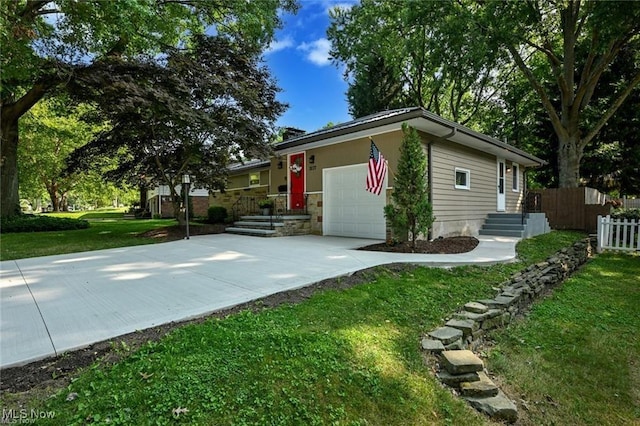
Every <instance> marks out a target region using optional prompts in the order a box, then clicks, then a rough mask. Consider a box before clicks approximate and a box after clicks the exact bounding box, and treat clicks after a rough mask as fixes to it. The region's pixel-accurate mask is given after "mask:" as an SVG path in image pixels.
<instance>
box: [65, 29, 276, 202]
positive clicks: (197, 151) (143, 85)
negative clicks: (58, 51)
mask: <svg viewBox="0 0 640 426" xmlns="http://www.w3.org/2000/svg"><path fill="white" fill-rule="evenodd" d="M68 89H69V91H70V93H71V94H72V95H73V96H74V97H76V98H77V99H79V100H85V99H94V103H95V104H96V105H97V106H98V107H99V109H100V111H101V114H100V116H101V117H105V118H107V119H108V120H109V123H110V125H111V127H110V128H109V129H108V130H106V131H104V132H102V133H100V134H99V135H98V137H97V138H96V139H94V140H93V141H92V142H90V143H88V144H87V145H85V146H83V147H81V148H79V149H78V150H76V151H75V152H74V153H73V154H72V155H71V157H70V161H69V166H70V167H69V170H70V171H75V170H79V169H85V170H86V169H90V168H91V167H92V165H94V164H99V163H100V162H99V161H96V160H97V159H100V158H114V159H116V160H117V167H116V168H115V169H114V170H110V171H108V172H107V173H106V174H105V178H106V179H108V180H112V181H117V182H126V183H129V184H131V185H143V186H144V185H160V184H161V185H167V186H168V187H169V188H170V191H171V197H172V201H173V206H174V211H175V212H177V211H178V210H179V206H180V201H181V197H180V195H179V194H178V193H177V191H176V186H179V185H180V183H181V179H182V176H183V175H184V174H189V175H191V176H192V178H191V180H192V183H193V185H194V187H200V188H206V189H210V190H212V189H223V188H224V186H225V182H226V179H225V178H226V167H227V165H228V163H229V162H230V161H241V160H242V158H244V157H245V156H246V157H253V158H256V157H260V156H264V155H266V154H267V153H268V152H269V149H270V145H269V142H270V141H271V140H272V138H273V137H274V133H275V129H274V122H275V120H276V119H277V117H278V116H279V115H280V114H282V112H284V109H285V107H286V106H285V105H284V104H281V103H280V102H278V101H277V100H276V93H277V92H278V88H277V87H276V86H275V84H274V82H273V81H272V79H271V77H270V74H269V71H268V70H267V69H266V68H265V67H264V66H261V65H260V51H259V50H258V49H257V48H256V47H254V46H252V45H251V44H248V43H245V42H243V40H242V39H240V38H235V39H231V38H228V37H225V36H221V35H218V36H197V37H194V38H193V41H192V44H191V46H189V47H188V48H186V49H170V50H168V53H167V55H166V57H165V59H164V60H163V61H161V62H159V61H157V60H156V59H155V58H148V59H146V60H138V61H137V62H134V61H131V60H129V61H122V60H120V58H118V57H112V58H109V59H108V60H104V61H102V63H101V64H100V65H98V66H96V67H95V71H94V72H93V73H92V74H91V75H87V76H79V77H77V78H76V79H74V81H73V82H71V83H70V84H69V85H68Z"/></svg>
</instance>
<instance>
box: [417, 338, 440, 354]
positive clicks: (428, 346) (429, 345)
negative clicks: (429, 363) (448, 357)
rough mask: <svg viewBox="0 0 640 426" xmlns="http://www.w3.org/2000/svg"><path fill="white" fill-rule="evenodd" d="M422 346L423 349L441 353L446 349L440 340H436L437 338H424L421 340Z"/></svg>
mask: <svg viewBox="0 0 640 426" xmlns="http://www.w3.org/2000/svg"><path fill="white" fill-rule="evenodd" d="M420 346H421V347H422V350H425V351H429V352H432V353H440V352H442V351H444V345H443V344H442V342H441V341H440V340H436V339H427V338H424V339H422V341H421V342H420Z"/></svg>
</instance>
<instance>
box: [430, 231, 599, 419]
mask: <svg viewBox="0 0 640 426" xmlns="http://www.w3.org/2000/svg"><path fill="white" fill-rule="evenodd" d="M592 247H593V241H592V240H591V239H590V238H585V239H583V240H581V241H578V242H576V243H574V244H573V245H572V246H571V247H568V248H564V249H562V250H560V251H558V252H556V253H555V254H553V255H551V256H549V257H548V258H547V259H546V260H545V261H543V262H539V263H536V264H533V265H530V266H529V267H527V268H525V269H523V270H522V271H520V272H517V273H515V274H513V275H512V276H511V277H510V278H509V280H508V281H505V282H503V283H501V284H500V285H498V286H497V287H496V288H495V290H496V296H495V297H494V298H493V299H480V300H475V301H470V302H469V303H467V304H465V305H464V307H463V309H462V310H461V311H459V312H456V313H455V314H454V315H453V316H452V318H451V319H449V320H448V321H447V323H446V324H445V325H444V326H443V327H438V328H436V329H435V330H432V331H430V332H428V333H426V336H425V337H424V338H423V339H422V341H421V347H422V349H423V350H425V351H427V352H430V353H432V354H434V355H436V356H438V357H439V359H440V361H441V362H440V365H441V366H442V359H443V357H442V355H443V353H444V352H445V351H446V352H450V351H463V350H470V351H473V350H475V349H477V348H478V347H479V346H481V345H482V344H483V343H484V336H485V334H486V333H487V332H488V331H491V330H495V329H497V328H501V327H505V326H507V325H508V324H510V323H511V322H512V321H514V320H515V319H516V318H517V317H519V316H522V315H523V314H524V313H525V311H527V310H528V309H529V308H530V306H531V305H532V304H533V302H535V301H537V300H539V299H540V298H542V297H543V296H544V295H546V294H547V293H548V292H549V291H551V290H552V289H553V288H555V287H556V286H558V285H559V284H561V283H562V282H564V281H565V280H566V279H567V278H568V277H570V276H571V274H572V273H573V272H574V271H576V270H577V269H578V268H579V267H580V266H582V265H583V264H584V263H586V262H587V260H588V259H589V257H590V256H591V253H592ZM450 373H451V372H447V371H440V372H439V373H438V378H439V379H440V381H442V382H443V383H444V384H445V385H447V386H450V387H452V388H454V389H457V390H458V392H459V391H460V390H461V389H463V388H464V386H463V383H467V384H468V383H472V382H474V381H478V380H480V377H478V375H477V374H475V373H474V374H468V373H467V374H464V375H456V374H450ZM500 395H502V396H503V398H498V397H496V396H495V392H493V395H492V396H487V397H486V398H485V399H486V402H487V403H486V404H478V403H477V402H478V399H479V398H465V399H467V401H468V402H469V403H471V405H472V406H474V407H475V408H476V409H478V410H480V411H482V412H484V413H485V414H487V415H489V416H490V417H491V418H493V419H495V420H502V421H508V422H515V421H516V420H517V417H518V416H517V409H516V405H515V404H514V403H513V401H511V400H509V399H508V398H506V396H504V395H503V394H502V392H501V391H500ZM480 399H482V398H480ZM493 402H495V404H493Z"/></svg>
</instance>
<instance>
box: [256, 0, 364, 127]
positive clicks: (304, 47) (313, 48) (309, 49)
mask: <svg viewBox="0 0 640 426" xmlns="http://www.w3.org/2000/svg"><path fill="white" fill-rule="evenodd" d="M299 4H300V10H299V11H298V13H297V14H296V15H291V14H286V15H284V16H283V17H282V18H283V22H284V27H283V28H282V29H281V30H279V31H278V32H277V33H276V40H275V42H274V43H272V44H271V46H270V48H269V50H267V52H265V55H264V59H265V62H266V64H267V66H268V67H269V69H270V70H271V73H272V75H273V76H274V78H275V79H276V81H277V84H278V87H280V88H281V89H282V92H280V94H279V95H278V100H280V101H281V102H285V103H287V104H289V109H288V110H287V111H286V112H285V113H284V114H283V115H282V116H281V117H280V119H279V120H278V121H277V123H276V124H277V125H278V126H291V127H297V128H300V129H303V130H306V131H307V132H312V131H314V130H318V129H320V128H322V127H324V126H325V125H326V124H327V123H329V122H333V123H334V124H338V123H343V122H345V121H350V120H351V116H350V115H349V110H348V106H347V101H346V94H345V92H346V90H347V83H346V81H345V80H344V77H343V75H342V69H340V68H338V67H336V66H335V65H334V64H332V63H331V60H330V58H329V49H330V43H329V41H328V40H327V34H326V31H327V28H328V26H329V9H330V8H332V7H336V6H337V7H349V6H350V5H351V4H353V0H341V1H340V0H299Z"/></svg>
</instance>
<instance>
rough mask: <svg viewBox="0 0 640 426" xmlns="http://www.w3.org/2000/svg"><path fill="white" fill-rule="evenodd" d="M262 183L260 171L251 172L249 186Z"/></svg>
mask: <svg viewBox="0 0 640 426" xmlns="http://www.w3.org/2000/svg"><path fill="white" fill-rule="evenodd" d="M256 185H260V173H259V172H258V173H250V174H249V186H256Z"/></svg>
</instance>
